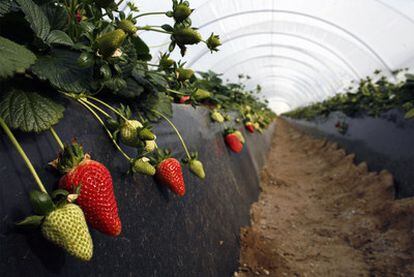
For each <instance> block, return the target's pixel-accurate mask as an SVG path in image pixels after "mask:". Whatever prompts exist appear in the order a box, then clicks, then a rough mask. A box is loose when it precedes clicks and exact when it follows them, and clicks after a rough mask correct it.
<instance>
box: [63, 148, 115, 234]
mask: <svg viewBox="0 0 414 277" xmlns="http://www.w3.org/2000/svg"><path fill="white" fill-rule="evenodd" d="M56 163H57V168H58V169H59V170H60V171H61V172H62V173H65V175H64V176H63V177H62V178H61V179H60V181H59V186H60V187H61V188H63V189H66V190H67V191H69V192H73V191H74V190H75V189H76V188H77V187H78V186H79V185H81V190H80V193H79V197H78V199H77V203H78V205H79V206H80V207H81V208H82V210H83V211H84V212H85V217H86V220H87V222H88V223H89V224H90V225H91V226H92V227H93V228H95V229H97V230H98V231H100V232H102V233H104V234H107V235H110V236H118V235H119V234H120V233H121V220H120V219H119V216H118V205H117V202H116V199H115V195H114V188H113V184H112V177H111V173H110V172H109V171H108V169H107V168H106V167H105V166H104V165H103V164H101V163H99V162H97V161H94V160H91V159H90V156H89V155H88V154H86V155H84V153H83V149H82V146H80V145H79V144H78V143H76V142H73V143H72V144H71V145H66V146H65V148H64V151H63V153H62V154H61V155H60V156H59V158H58V160H57V162H56Z"/></svg>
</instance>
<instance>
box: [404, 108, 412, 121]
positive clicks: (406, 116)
mask: <svg viewBox="0 0 414 277" xmlns="http://www.w3.org/2000/svg"><path fill="white" fill-rule="evenodd" d="M413 117H414V108H412V109H411V110H409V111H408V112H406V113H405V118H406V119H410V118H413Z"/></svg>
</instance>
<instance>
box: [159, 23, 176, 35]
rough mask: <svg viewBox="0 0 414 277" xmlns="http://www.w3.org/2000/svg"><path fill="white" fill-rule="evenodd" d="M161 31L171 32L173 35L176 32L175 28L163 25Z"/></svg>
mask: <svg viewBox="0 0 414 277" xmlns="http://www.w3.org/2000/svg"><path fill="white" fill-rule="evenodd" d="M161 29H163V30H164V31H167V32H171V33H172V32H174V28H173V27H172V26H171V25H169V24H164V25H162V26H161Z"/></svg>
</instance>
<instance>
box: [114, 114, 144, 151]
mask: <svg viewBox="0 0 414 277" xmlns="http://www.w3.org/2000/svg"><path fill="white" fill-rule="evenodd" d="M142 127H143V125H142V124H141V122H139V121H138V120H126V121H125V122H124V124H122V126H121V127H120V129H119V133H120V136H121V141H122V143H123V144H125V145H128V146H132V147H134V146H137V145H138V144H139V139H138V135H139V134H138V129H140V128H142Z"/></svg>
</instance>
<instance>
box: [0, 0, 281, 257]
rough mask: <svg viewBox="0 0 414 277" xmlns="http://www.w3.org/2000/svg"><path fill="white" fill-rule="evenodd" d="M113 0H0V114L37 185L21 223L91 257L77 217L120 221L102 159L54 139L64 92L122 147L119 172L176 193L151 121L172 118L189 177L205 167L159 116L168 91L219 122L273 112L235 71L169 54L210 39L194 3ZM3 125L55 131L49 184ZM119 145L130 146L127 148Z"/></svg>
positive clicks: (261, 119) (108, 230) (176, 168)
mask: <svg viewBox="0 0 414 277" xmlns="http://www.w3.org/2000/svg"><path fill="white" fill-rule="evenodd" d="M122 2H123V0H120V1H114V0H97V1H86V0H65V1H63V0H52V1H38V0H7V1H0V64H1V67H0V87H1V91H0V125H1V127H2V129H3V130H4V133H5V135H6V136H8V137H9V138H10V140H11V142H12V144H13V145H14V147H15V148H16V149H17V151H18V152H19V153H20V155H21V156H22V158H23V159H24V161H25V162H26V165H27V167H28V169H29V171H30V172H31V174H32V175H33V177H34V179H35V181H36V183H37V185H38V187H39V190H40V191H41V194H36V193H33V195H35V194H36V195H37V196H36V197H32V198H33V199H35V200H33V201H32V202H33V209H34V212H35V213H36V215H35V216H32V217H29V218H28V219H27V220H24V221H23V222H21V224H20V225H31V226H34V225H38V226H41V230H42V233H43V235H44V237H45V238H46V239H48V240H50V241H52V242H54V243H56V244H58V245H60V246H61V247H63V248H64V249H66V250H67V251H68V252H69V253H70V254H72V255H74V256H76V257H78V258H80V259H82V260H90V259H91V258H92V252H93V245H92V239H91V237H90V235H89V230H88V228H87V225H86V222H87V223H88V224H89V225H90V226H91V227H92V228H95V229H97V230H99V231H101V232H102V233H104V234H107V235H110V236H118V235H119V234H120V233H121V229H122V227H121V220H120V216H119V214H118V205H117V201H116V199H115V195H114V186H113V180H112V177H111V174H110V172H109V170H108V169H107V168H106V167H105V166H104V165H103V164H102V163H100V162H99V161H94V160H92V159H91V157H90V156H89V155H88V154H85V153H84V152H83V149H82V147H81V146H80V144H78V143H77V142H76V141H73V142H71V143H64V142H63V141H62V140H61V139H60V138H59V135H58V134H57V133H56V131H55V130H54V128H53V126H55V125H56V124H59V121H60V120H61V119H62V118H63V116H64V115H65V116H68V117H70V116H71V112H72V111H70V110H67V111H65V109H66V105H65V104H64V103H66V102H65V101H62V100H63V99H66V100H69V101H72V102H74V103H76V104H78V105H80V106H81V107H83V108H84V109H85V111H87V112H88V114H89V115H90V116H91V117H92V118H93V119H94V120H96V123H97V124H99V125H100V126H101V127H102V128H103V130H104V131H105V133H106V134H107V136H108V139H109V140H110V141H111V143H112V144H113V146H114V148H115V149H116V150H117V151H118V152H119V153H120V155H122V157H124V158H125V161H126V164H127V165H128V169H129V170H128V172H129V173H131V174H134V173H138V174H144V175H150V176H155V179H156V180H157V181H158V182H160V183H161V184H164V185H166V186H168V187H169V188H170V189H171V190H172V191H173V192H174V193H176V194H178V195H179V196H183V195H184V193H185V185H184V179H183V175H182V168H181V164H180V161H179V160H178V159H175V158H173V157H170V156H169V155H166V153H165V151H163V150H161V149H158V145H157V134H156V132H154V131H153V128H152V126H153V124H154V123H155V122H157V121H161V120H165V121H166V122H167V123H168V124H170V126H171V127H172V128H173V130H174V131H175V133H176V134H177V137H178V139H179V140H180V142H181V144H182V147H183V149H184V151H185V155H186V157H185V158H184V159H183V162H184V163H185V164H187V165H188V169H189V170H190V172H192V173H193V174H194V175H195V176H197V177H199V178H200V179H204V178H206V173H205V171H204V167H203V163H202V162H201V161H200V160H199V157H198V154H197V152H191V153H190V151H189V148H188V147H187V145H186V143H185V141H184V138H183V137H182V135H181V134H180V132H179V130H178V129H177V128H176V126H175V125H174V124H173V122H172V121H171V120H170V119H169V117H171V116H172V103H173V102H177V103H182V104H184V103H185V104H191V105H192V106H194V107H195V106H200V105H204V106H206V107H208V108H212V119H213V120H215V121H217V122H218V123H220V124H230V122H231V119H232V118H231V116H230V113H234V114H235V115H236V116H235V118H233V119H234V122H231V124H236V123H238V122H251V123H252V126H254V128H255V130H258V131H261V130H262V129H263V128H265V127H267V126H268V125H269V124H270V122H271V121H272V119H273V117H274V114H273V113H272V112H271V111H270V110H269V109H268V108H267V104H266V102H263V101H261V100H260V99H259V97H258V96H256V95H255V94H256V93H258V92H260V88H259V87H258V89H257V90H255V91H247V90H246V88H245V86H244V85H243V84H242V82H241V81H242V79H243V78H244V77H242V78H241V81H240V82H239V83H236V84H224V83H223V82H222V80H221V79H220V77H219V75H218V74H215V73H212V72H208V73H199V72H195V71H194V70H193V69H191V68H188V67H187V66H186V63H185V61H181V60H180V61H174V60H173V59H172V58H171V57H170V56H171V53H172V52H173V51H175V50H176V48H177V50H179V52H180V54H181V56H182V57H185V54H186V51H187V48H188V47H190V46H192V45H195V44H204V45H205V46H206V47H207V48H208V49H209V50H210V51H211V53H213V52H216V51H218V50H219V46H220V45H221V42H220V37H219V35H217V34H214V33H211V34H210V36H209V37H208V38H205V39H203V37H202V35H201V34H200V32H199V31H198V29H197V28H196V27H195V26H193V25H192V20H191V15H192V13H193V11H194V9H192V8H191V6H190V3H189V2H188V1H183V0H179V1H178V0H172V5H171V9H170V10H168V11H150V12H141V11H139V10H138V8H137V7H136V6H135V5H134V4H133V3H132V2H128V3H127V6H128V12H126V11H124V10H121V8H120V4H121V3H122ZM146 16H164V17H165V19H168V18H171V19H173V21H174V23H173V24H172V25H170V24H163V25H160V26H152V25H151V26H150V25H145V17H146ZM10 26H13V28H10ZM142 32H155V33H157V34H159V35H160V36H167V37H169V39H170V43H169V46H168V51H167V52H166V53H162V54H160V56H159V57H158V58H154V59H153V57H152V56H151V52H150V49H149V47H148V45H147V44H146V43H145V41H143V40H142V39H141V37H140V34H141V33H142ZM153 60H158V62H153ZM242 76H243V75H242ZM246 78H247V77H246ZM11 129H13V130H19V131H22V132H25V133H29V135H32V136H36V134H38V133H40V132H45V131H48V132H50V135H51V136H52V137H53V138H54V139H55V140H56V143H57V145H58V146H59V148H60V151H61V152H60V155H59V157H58V159H57V160H56V161H54V162H52V163H51V164H52V165H53V166H55V168H56V169H58V170H59V171H60V172H61V174H62V175H63V176H62V177H61V179H60V182H59V187H60V189H58V190H57V191H55V192H53V193H52V195H51V196H49V195H48V193H47V191H46V189H45V188H44V186H43V184H42V182H41V180H40V178H39V176H38V174H37V173H36V171H35V170H34V167H33V165H32V164H31V163H30V160H29V158H28V157H27V155H26V154H25V153H24V151H23V149H22V147H21V146H20V144H19V143H18V142H17V140H16V138H15V137H14V135H13V133H12V130H11ZM73 136H74V137H75V136H76V134H73ZM230 137H232V141H234V142H229V144H231V145H236V144H237V146H235V148H234V149H235V150H237V151H241V148H242V147H243V144H242V143H241V141H243V143H244V138H243V137H242V135H241V133H237V132H235V133H234V134H232V135H231V136H230ZM236 141H237V142H238V143H236ZM125 147H133V148H135V150H136V151H135V152H134V153H135V154H134V156H130V155H129V154H128V153H127V151H125V150H124V149H125ZM236 148H237V149H236ZM237 151H236V152H237ZM115 181H116V180H115ZM115 183H116V182H115ZM75 200H76V204H74V203H73V202H74V201H75ZM39 203H40V204H39Z"/></svg>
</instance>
